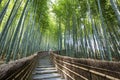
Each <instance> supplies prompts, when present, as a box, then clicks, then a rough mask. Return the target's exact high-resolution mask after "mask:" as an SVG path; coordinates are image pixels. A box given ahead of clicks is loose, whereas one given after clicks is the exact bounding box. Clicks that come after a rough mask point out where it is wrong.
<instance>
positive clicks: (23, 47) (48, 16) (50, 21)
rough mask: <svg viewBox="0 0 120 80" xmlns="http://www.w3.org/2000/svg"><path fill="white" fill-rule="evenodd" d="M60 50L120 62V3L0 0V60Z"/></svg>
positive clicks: (74, 0) (72, 0) (116, 1)
mask: <svg viewBox="0 0 120 80" xmlns="http://www.w3.org/2000/svg"><path fill="white" fill-rule="evenodd" d="M50 48H51V49H52V50H59V51H60V52H59V54H61V55H65V56H71V57H77V58H92V59H100V60H109V61H112V60H116V61H119V60H120V1H119V0H0V60H1V59H2V60H5V61H6V62H9V61H10V60H17V59H19V58H23V57H27V56H29V55H32V54H33V53H35V52H37V51H42V50H48V49H50Z"/></svg>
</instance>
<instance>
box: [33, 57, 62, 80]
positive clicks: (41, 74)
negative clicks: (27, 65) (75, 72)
mask: <svg viewBox="0 0 120 80" xmlns="http://www.w3.org/2000/svg"><path fill="white" fill-rule="evenodd" d="M33 80H64V79H61V77H60V74H59V73H58V72H57V70H56V69H55V67H54V66H53V65H52V63H51V62H50V59H49V56H46V57H43V58H42V59H39V63H38V66H37V67H36V68H35V71H34V72H33Z"/></svg>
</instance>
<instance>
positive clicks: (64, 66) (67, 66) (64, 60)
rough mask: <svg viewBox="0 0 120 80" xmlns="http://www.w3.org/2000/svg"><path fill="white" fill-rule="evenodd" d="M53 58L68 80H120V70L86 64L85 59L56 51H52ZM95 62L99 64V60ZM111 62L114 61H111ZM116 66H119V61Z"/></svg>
mask: <svg viewBox="0 0 120 80" xmlns="http://www.w3.org/2000/svg"><path fill="white" fill-rule="evenodd" d="M51 59H52V61H53V63H54V64H55V66H56V68H57V69H58V71H59V72H60V73H61V75H62V76H63V77H64V78H66V79H67V80H120V76H119V75H120V71H119V70H118V71H111V70H107V69H104V68H99V67H98V66H95V65H94V66H92V65H86V64H84V61H85V60H83V59H82V60H81V59H77V58H71V57H66V56H61V55H58V54H55V53H51ZM89 62H91V61H89ZM100 63H102V61H100ZM103 63H104V62H103ZM95 64H96V65H98V63H97V62H96V63H95ZM109 64H113V63H112V62H110V63H109ZM116 66H118V65H117V63H116ZM111 67H112V66H111Z"/></svg>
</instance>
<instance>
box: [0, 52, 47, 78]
mask: <svg viewBox="0 0 120 80" xmlns="http://www.w3.org/2000/svg"><path fill="white" fill-rule="evenodd" d="M46 55H47V52H37V53H36V54H34V55H32V56H29V57H26V58H22V59H19V60H16V61H12V62H9V63H8V64H2V65H0V80H31V75H32V71H33V70H34V68H35V66H36V64H37V62H38V61H37V60H38V58H40V57H43V56H46Z"/></svg>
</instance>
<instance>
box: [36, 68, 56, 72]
mask: <svg viewBox="0 0 120 80" xmlns="http://www.w3.org/2000/svg"><path fill="white" fill-rule="evenodd" d="M55 69H56V68H55V67H48V68H35V70H37V71H42V70H55Z"/></svg>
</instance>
